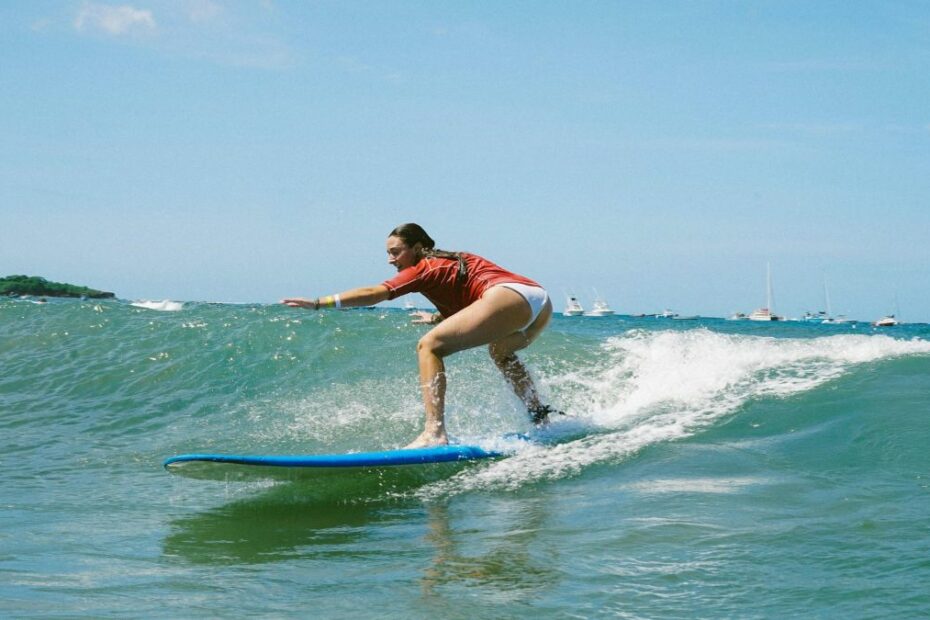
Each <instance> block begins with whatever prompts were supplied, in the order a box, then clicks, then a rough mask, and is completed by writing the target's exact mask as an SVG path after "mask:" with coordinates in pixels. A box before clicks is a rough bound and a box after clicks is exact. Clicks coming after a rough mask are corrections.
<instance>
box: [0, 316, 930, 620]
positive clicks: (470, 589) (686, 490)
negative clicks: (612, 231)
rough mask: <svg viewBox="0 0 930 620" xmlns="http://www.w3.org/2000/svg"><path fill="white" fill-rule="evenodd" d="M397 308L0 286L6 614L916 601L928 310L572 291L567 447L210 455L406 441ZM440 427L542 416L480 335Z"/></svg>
mask: <svg viewBox="0 0 930 620" xmlns="http://www.w3.org/2000/svg"><path fill="white" fill-rule="evenodd" d="M423 330H424V327H422V326H417V325H412V324H411V323H410V320H409V318H408V317H407V315H406V313H405V312H404V311H403V310H400V309H390V308H387V309H366V310H353V311H327V312H320V313H312V312H306V311H300V310H294V309H289V308H285V307H283V306H276V305H235V304H209V303H162V304H142V305H132V304H131V303H129V302H126V301H118V300H114V301H92V300H84V301H80V300H57V299H53V300H50V301H49V303H46V304H37V303H33V302H32V301H30V300H20V299H5V300H0V479H2V485H0V617H5V618H243V617H258V618H307V617H310V618H317V617H318V618H343V617H346V618H386V619H387V618H404V619H406V618H533V619H540V618H927V617H930V326H927V325H902V326H898V327H894V328H887V329H884V330H879V329H876V328H873V327H871V326H869V325H867V324H843V325H815V324H806V323H800V322H779V323H752V322H738V321H726V320H722V319H697V320H689V321H675V320H669V319H660V318H654V317H641V318H634V317H627V316H612V317H602V318H595V317H562V316H557V317H555V318H554V319H553V322H552V323H551V324H550V328H549V329H548V331H547V332H546V333H545V334H544V335H543V336H542V337H541V338H540V339H539V340H538V341H537V342H536V343H535V344H534V345H533V346H532V347H531V348H530V349H528V350H527V351H526V352H525V353H524V355H523V358H524V359H525V361H526V362H527V363H528V365H529V366H530V368H531V369H532V372H533V373H534V375H535V377H536V378H537V380H538V382H539V385H540V389H541V391H542V392H543V394H544V395H545V397H546V400H547V401H549V402H551V403H552V404H553V405H555V406H556V407H558V408H560V409H563V410H564V411H566V412H567V414H568V415H566V416H565V417H560V418H559V419H558V420H557V421H556V422H555V423H554V424H555V427H556V428H558V427H562V428H565V429H569V430H570V431H571V432H568V433H566V434H565V437H566V439H565V440H564V441H561V442H559V443H556V444H553V445H527V446H526V448H525V449H520V450H518V451H517V452H516V454H514V455H513V456H511V457H509V458H505V459H502V460H497V461H484V462H478V463H474V464H471V465H464V466H461V467H458V468H454V469H450V470H449V471H448V472H446V473H445V474H444V475H442V476H439V477H434V478H431V479H420V478H419V477H416V476H410V477H403V476H401V477H399V478H396V479H393V480H392V481H390V483H389V484H388V483H385V482H384V481H379V480H361V481H360V480H354V479H351V478H348V479H347V478H344V477H343V478H338V477H337V478H335V479H333V480H330V481H327V483H326V484H325V485H323V484H318V483H316V482H313V481H307V480H304V481H296V482H283V483H272V482H211V481H204V480H192V479H189V478H183V477H178V476H174V475H172V474H170V473H168V472H166V471H165V469H164V468H163V467H162V462H163V461H164V459H165V458H166V457H169V456H172V455H175V454H181V453H189V452H228V453H237V454H242V453H246V454H263V453H266V454H300V453H304V454H309V453H321V452H342V451H360V450H374V449H382V448H394V447H399V446H402V445H404V444H405V443H406V442H407V441H409V440H410V439H412V438H413V437H414V436H415V435H416V434H417V432H418V430H419V427H420V424H421V421H422V415H423V412H422V405H421V403H420V402H419V390H418V385H417V384H418V381H417V376H416V358H415V355H414V347H415V344H416V341H417V339H418V337H419V336H420V335H421V334H422V333H423ZM447 370H448V376H449V394H448V402H447V411H448V414H447V422H448V428H449V430H450V432H451V434H452V436H453V437H456V438H458V439H459V440H460V441H466V442H468V443H481V442H487V441H493V440H495V438H499V437H500V436H502V435H504V434H506V433H511V432H525V431H527V430H529V423H528V421H527V419H526V414H525V412H524V411H523V410H522V408H521V407H520V406H519V403H518V401H517V400H516V399H515V398H514V396H513V395H512V394H510V393H509V392H508V390H507V387H506V386H505V384H504V382H503V380H502V378H501V377H500V376H499V374H498V372H497V370H496V369H495V368H494V366H493V364H492V363H491V362H490V360H489V358H488V356H487V354H486V353H485V352H484V351H482V350H474V351H467V352H464V353H461V354H458V355H456V356H454V357H452V358H450V359H449V361H448V368H447Z"/></svg>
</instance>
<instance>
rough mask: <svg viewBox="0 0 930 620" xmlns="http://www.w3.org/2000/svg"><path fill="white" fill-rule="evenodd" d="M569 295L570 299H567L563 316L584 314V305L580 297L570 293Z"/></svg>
mask: <svg viewBox="0 0 930 620" xmlns="http://www.w3.org/2000/svg"><path fill="white" fill-rule="evenodd" d="M567 297H568V299H566V301H565V310H563V311H562V316H581V315H582V314H584V307H582V305H581V302H579V301H578V298H577V297H575V296H574V295H568V296H567Z"/></svg>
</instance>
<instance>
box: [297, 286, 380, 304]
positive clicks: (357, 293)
mask: <svg viewBox="0 0 930 620" xmlns="http://www.w3.org/2000/svg"><path fill="white" fill-rule="evenodd" d="M336 297H338V298H339V303H338V306H339V307H341V308H355V307H358V306H373V305H375V304H377V303H380V302H382V301H387V298H388V290H387V287H385V286H384V285H382V284H378V285H376V286H363V287H361V288H353V289H351V290H348V291H345V292H342V293H339V295H327V296H326V297H319V298H317V299H307V298H304V297H288V298H286V299H282V300H281V303H282V304H284V305H285V306H290V307H291V308H306V309H308V310H319V309H320V308H334V307H336V306H337V303H336Z"/></svg>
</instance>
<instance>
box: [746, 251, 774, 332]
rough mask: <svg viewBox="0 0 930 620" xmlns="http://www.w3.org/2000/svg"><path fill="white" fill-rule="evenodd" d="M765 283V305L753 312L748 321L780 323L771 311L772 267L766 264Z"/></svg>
mask: <svg viewBox="0 0 930 620" xmlns="http://www.w3.org/2000/svg"><path fill="white" fill-rule="evenodd" d="M765 276H766V278H765V282H766V294H765V298H766V304H765V307H764V308H758V309H756V310H753V311H752V313H750V315H749V320H750V321H781V320H782V318H781V317H780V316H778V315H777V314H775V312H774V311H772V309H771V308H772V265H771V263H767V264H766V266H765Z"/></svg>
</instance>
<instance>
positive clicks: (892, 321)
mask: <svg viewBox="0 0 930 620" xmlns="http://www.w3.org/2000/svg"><path fill="white" fill-rule="evenodd" d="M895 325H898V319H896V318H894V315H893V314H889V315H888V316H883V317H882V318H880V319H878V320H877V321H875V322H874V323H872V327H894V326H895Z"/></svg>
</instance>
